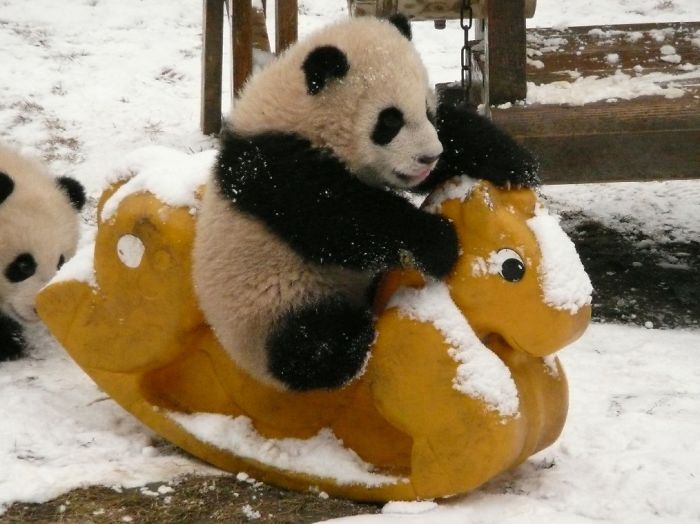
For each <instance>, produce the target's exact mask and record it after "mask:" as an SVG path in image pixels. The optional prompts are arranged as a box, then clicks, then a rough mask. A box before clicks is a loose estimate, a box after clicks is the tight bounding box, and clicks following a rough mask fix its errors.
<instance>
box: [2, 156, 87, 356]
mask: <svg viewBox="0 0 700 524" xmlns="http://www.w3.org/2000/svg"><path fill="white" fill-rule="evenodd" d="M84 203H85V193H84V190H83V186H82V185H80V183H79V182H77V181H76V180H73V179H72V178H69V177H60V178H55V179H54V178H53V177H51V176H50V175H49V174H48V173H47V172H46V169H45V168H44V166H43V165H42V164H40V163H38V162H36V161H34V160H31V159H29V158H26V157H23V156H21V155H20V154H19V153H17V152H16V151H15V150H13V149H11V148H9V147H7V146H3V145H2V144H0V360H7V359H12V358H16V357H18V356H19V355H20V353H21V352H22V349H23V348H24V345H25V340H24V326H25V325H27V324H31V323H34V322H38V321H39V317H38V316H37V313H36V311H35V309H34V299H35V297H36V294H37V293H38V292H39V290H40V289H41V288H42V287H43V286H44V285H45V284H46V283H47V282H48V281H49V280H50V279H51V277H53V276H54V274H55V273H56V271H57V270H58V269H59V268H60V267H61V265H63V263H64V262H65V261H66V260H68V259H69V258H70V257H71V256H73V254H74V253H75V250H76V246H77V243H78V232H79V231H78V219H77V212H78V211H79V210H80V209H82V207H83V205H84Z"/></svg>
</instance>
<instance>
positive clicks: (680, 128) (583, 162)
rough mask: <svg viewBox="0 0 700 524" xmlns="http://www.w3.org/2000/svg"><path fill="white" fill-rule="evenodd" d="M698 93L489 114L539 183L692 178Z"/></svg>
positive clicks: (699, 124) (696, 167)
mask: <svg viewBox="0 0 700 524" xmlns="http://www.w3.org/2000/svg"><path fill="white" fill-rule="evenodd" d="M698 94H700V91H698V92H694V91H692V90H691V92H690V93H689V94H687V95H686V96H684V97H682V98H675V99H666V98H663V97H659V96H656V97H640V98H635V99H633V100H623V101H619V102H617V103H614V104H613V103H608V102H597V103H594V104H587V105H585V106H579V107H565V106H560V105H533V106H527V107H512V108H510V109H494V110H493V119H494V122H496V124H498V125H499V126H500V127H502V128H504V129H506V130H507V131H508V132H509V133H511V134H512V135H513V136H515V138H516V139H517V140H518V141H520V142H521V143H523V144H524V145H525V146H526V147H528V148H529V149H530V150H531V151H532V152H533V153H534V154H535V155H536V156H537V157H538V158H539V160H540V163H541V175H542V179H543V181H544V182H546V183H577V182H615V181H647V180H669V179H685V178H698V177H700V156H699V153H698V151H699V149H698V148H699V147H700V98H695V97H696V96H697V95H698Z"/></svg>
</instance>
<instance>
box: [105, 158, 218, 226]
mask: <svg viewBox="0 0 700 524" xmlns="http://www.w3.org/2000/svg"><path fill="white" fill-rule="evenodd" d="M215 159H216V150H214V149H211V150H209V151H202V152H201V153H197V154H195V155H187V154H184V153H181V152H180V151H177V150H174V149H169V148H164V147H150V148H147V149H143V150H137V151H135V152H134V153H133V154H132V155H129V156H128V157H127V158H126V159H125V161H124V164H123V166H122V167H121V168H120V169H117V171H116V175H114V176H113V177H114V179H117V180H120V179H124V178H128V181H127V182H126V183H125V184H124V185H122V186H121V187H120V188H119V189H117V191H115V193H114V194H113V195H112V196H111V197H110V198H109V200H107V202H105V204H104V207H103V208H102V216H101V217H100V219H101V220H102V221H103V222H107V221H109V220H110V219H111V218H112V216H114V213H115V212H116V211H117V209H118V207H119V204H120V203H121V202H122V200H124V198H126V197H127V196H129V195H131V194H134V193H140V192H150V193H153V194H154V195H156V196H157V197H158V199H159V200H160V201H161V202H163V203H164V204H167V205H169V206H173V207H181V206H182V207H185V206H186V207H190V208H194V207H196V205H197V199H196V197H195V195H196V191H197V188H199V187H200V186H201V185H203V184H204V183H205V182H206V181H207V178H208V177H209V173H210V171H211V168H212V166H213V163H214V160H215Z"/></svg>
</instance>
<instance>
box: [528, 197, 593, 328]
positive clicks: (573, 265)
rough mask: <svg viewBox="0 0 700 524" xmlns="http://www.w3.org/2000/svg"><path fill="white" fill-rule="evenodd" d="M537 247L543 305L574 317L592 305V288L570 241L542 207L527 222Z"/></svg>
mask: <svg viewBox="0 0 700 524" xmlns="http://www.w3.org/2000/svg"><path fill="white" fill-rule="evenodd" d="M527 225H528V227H529V228H530V229H531V230H532V232H533V233H534V234H535V238H536V239H537V243H538V244H539V247H540V252H541V260H540V265H539V267H538V272H539V276H540V285H541V288H542V294H543V298H544V302H545V303H546V304H547V305H549V306H552V307H553V308H555V309H559V310H564V311H568V312H569V313H571V314H572V315H573V314H576V313H577V312H578V310H579V309H580V308H582V307H583V306H586V305H589V304H590V303H591V294H592V293H593V286H592V285H591V280H590V278H588V274H587V273H586V271H585V269H584V268H583V264H582V263H581V259H580V258H579V256H578V253H577V252H576V247H575V246H574V243H573V242H572V241H571V239H570V238H569V237H568V236H567V235H566V233H564V231H563V230H562V228H561V226H559V220H558V219H557V218H556V217H554V216H553V215H550V214H549V212H548V211H547V210H546V209H544V208H543V207H542V206H537V207H536V209H535V216H534V217H533V218H531V219H529V220H528V221H527Z"/></svg>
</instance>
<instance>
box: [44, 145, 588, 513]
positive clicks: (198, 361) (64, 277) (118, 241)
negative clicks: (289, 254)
mask: <svg viewBox="0 0 700 524" xmlns="http://www.w3.org/2000/svg"><path fill="white" fill-rule="evenodd" d="M156 152H157V154H155V153H153V151H151V153H150V156H149V155H142V158H141V159H140V160H139V161H138V162H136V163H135V165H137V167H135V168H133V169H132V172H131V175H132V177H131V178H130V179H128V180H121V181H119V182H117V183H115V184H114V185H113V186H112V187H111V188H110V189H108V190H107V191H106V192H105V193H104V195H103V197H102V199H101V201H100V204H99V207H98V218H99V220H98V222H99V223H98V230H97V236H96V241H95V244H94V246H89V247H88V248H86V249H84V250H83V251H82V252H81V253H79V254H78V255H77V256H76V257H75V258H74V259H73V260H72V261H70V262H69V263H68V264H66V266H65V267H64V268H63V270H62V271H61V272H60V273H59V275H58V276H57V278H56V279H55V280H54V282H53V283H52V284H50V285H49V286H48V287H47V288H45V289H44V291H43V292H42V293H41V295H40V296H39V299H38V310H39V313H40V315H41V317H42V318H43V320H44V321H45V322H46V324H47V325H48V326H49V328H50V329H51V331H52V332H53V333H54V335H55V336H56V337H57V338H58V340H59V341H60V342H61V344H62V345H63V346H64V347H65V348H66V350H67V351H68V352H69V354H70V355H71V356H72V357H73V359H75V361H76V362H77V363H78V364H79V365H80V366H81V367H82V368H83V369H84V370H85V371H86V373H87V374H88V375H90V377H91V378H92V379H93V380H94V381H95V382H96V383H97V384H98V385H99V386H100V387H101V388H102V389H103V390H104V391H105V392H106V393H107V394H109V395H110V396H111V397H112V398H114V399H115V400H116V401H117V402H118V403H119V404H121V405H122V406H123V407H124V408H125V409H127V410H128V411H130V412H131V413H132V414H133V415H135V416H136V417H137V418H139V419H140V420H141V421H142V422H143V423H145V424H146V425H147V426H149V427H150V428H152V429H153V430H154V431H155V432H157V433H158V434H160V435H161V436H163V437H164V438H166V439H168V440H169V441H171V442H173V443H175V444H177V445H178V446H180V447H182V448H183V449H185V450H186V451H188V452H190V453H191V454H193V455H195V456H197V457H199V458H201V459H202V460H205V461H207V462H209V463H211V464H214V465H216V466H218V467H220V468H222V469H225V470H228V471H231V472H238V471H246V472H247V473H249V474H250V475H252V476H254V477H255V478H257V479H259V480H264V481H267V482H270V483H273V484H277V485H280V486H284V487H287V488H292V489H308V488H310V487H315V488H318V489H321V490H324V491H326V492H328V493H331V494H334V495H338V496H342V497H348V498H352V499H358V500H375V501H386V500H415V499H425V498H432V497H443V496H448V495H453V494H457V493H464V492H466V491H469V490H471V489H474V488H476V487H478V486H480V485H481V484H483V483H484V482H486V481H487V480H489V479H490V478H492V477H493V476H495V475H497V474H498V473H500V472H503V471H505V470H507V469H509V468H512V467H515V466H516V465H518V464H520V463H521V462H523V461H524V460H525V459H526V458H527V457H529V456H530V455H532V454H533V453H535V452H537V451H538V450H541V449H543V448H545V447H546V446H548V445H550V444H551V443H552V442H553V441H554V440H555V439H556V438H557V437H558V435H559V434H560V432H561V430H562V427H563V424H564V420H565V418H566V412H567V400H568V390H567V383H566V378H565V376H564V371H563V370H562V368H561V365H560V364H559V361H558V360H557V359H556V358H555V357H553V356H552V354H553V353H554V352H555V351H557V350H560V349H562V348H563V347H564V346H566V345H567V344H569V343H571V342H572V341H574V340H575V339H576V338H578V337H579V336H580V335H581V334H582V333H583V331H584V330H585V328H586V326H587V324H588V322H589V319H590V305H589V304H590V293H591V287H590V281H589V280H588V277H587V276H586V274H585V272H584V270H583V267H582V265H581V263H580V260H579V258H578V255H577V254H576V251H575V248H574V246H573V243H572V242H571V241H570V240H569V239H568V237H567V236H566V235H565V233H564V232H563V231H562V230H561V228H560V227H559V225H558V223H557V221H556V219H555V218H554V217H552V216H550V215H549V214H548V213H547V211H546V210H545V209H544V208H543V207H542V206H541V204H540V203H539V202H538V201H537V197H536V195H535V193H534V192H533V191H532V190H530V189H511V190H505V189H498V188H496V187H494V186H493V185H491V184H489V183H486V182H474V181H471V180H468V179H462V180H453V181H450V182H448V183H446V184H445V185H443V186H442V187H440V188H438V189H437V190H436V191H434V192H433V193H432V194H431V196H430V197H429V198H428V199H427V200H426V203H425V204H424V208H426V209H429V210H431V211H433V212H436V213H440V214H442V215H443V216H445V217H447V218H448V219H450V220H451V221H452V222H453V224H454V225H455V228H456V230H457V233H458V237H459V242H460V247H461V255H460V258H459V260H458V262H457V265H456V267H455V269H454V270H453V271H452V272H451V273H450V275H449V276H448V277H447V278H446V279H445V280H444V281H434V280H430V279H428V278H426V277H423V276H422V275H421V274H420V273H418V272H417V271H415V270H397V271H395V272H393V273H390V274H389V275H388V276H387V277H386V278H385V279H384V281H383V282H382V284H380V288H379V291H378V298H377V304H376V312H377V324H376V331H377V337H376V340H375V342H374V345H373V347H372V350H371V356H370V358H369V361H368V363H367V366H366V368H365V370H364V372H363V374H362V375H361V376H360V377H359V378H357V379H356V380H354V381H352V382H351V383H350V384H348V385H346V386H344V387H342V388H339V389H334V390H316V391H309V392H293V391H279V390H278V389H275V388H272V387H270V386H269V385H266V384H263V383H260V382H258V381H256V380H255V379H254V378H253V377H252V376H250V375H248V374H247V373H246V372H245V371H243V370H242V369H241V368H240V367H239V366H237V364H236V362H234V361H233V360H232V359H231V357H230V356H229V355H228V353H227V352H226V351H224V349H223V348H222V346H221V345H220V344H219V342H218V341H217V338H216V336H215V334H214V332H213V331H212V329H211V328H210V327H209V325H208V324H207V323H206V322H205V320H204V317H203V315H202V313H201V311H200V310H199V307H198V303H197V296H196V291H195V289H194V288H193V285H192V278H191V268H192V260H191V253H192V243H193V239H194V235H195V222H196V220H197V214H196V210H197V202H198V201H199V200H200V199H201V194H202V191H201V184H202V183H203V182H204V180H205V177H206V176H207V173H208V170H209V166H210V165H211V162H212V161H213V153H212V152H205V153H200V154H197V155H191V156H186V155H182V154H179V153H173V152H171V151H167V150H163V149H160V150H156ZM173 172H177V173H178V179H179V180H182V184H179V185H178V187H169V186H165V187H164V184H163V183H162V180H163V178H161V179H160V180H161V182H158V176H157V175H158V174H160V175H161V177H162V175H164V174H165V173H168V174H169V175H170V176H169V177H167V178H166V179H167V180H169V181H172V173H173ZM170 184H171V186H172V182H170Z"/></svg>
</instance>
